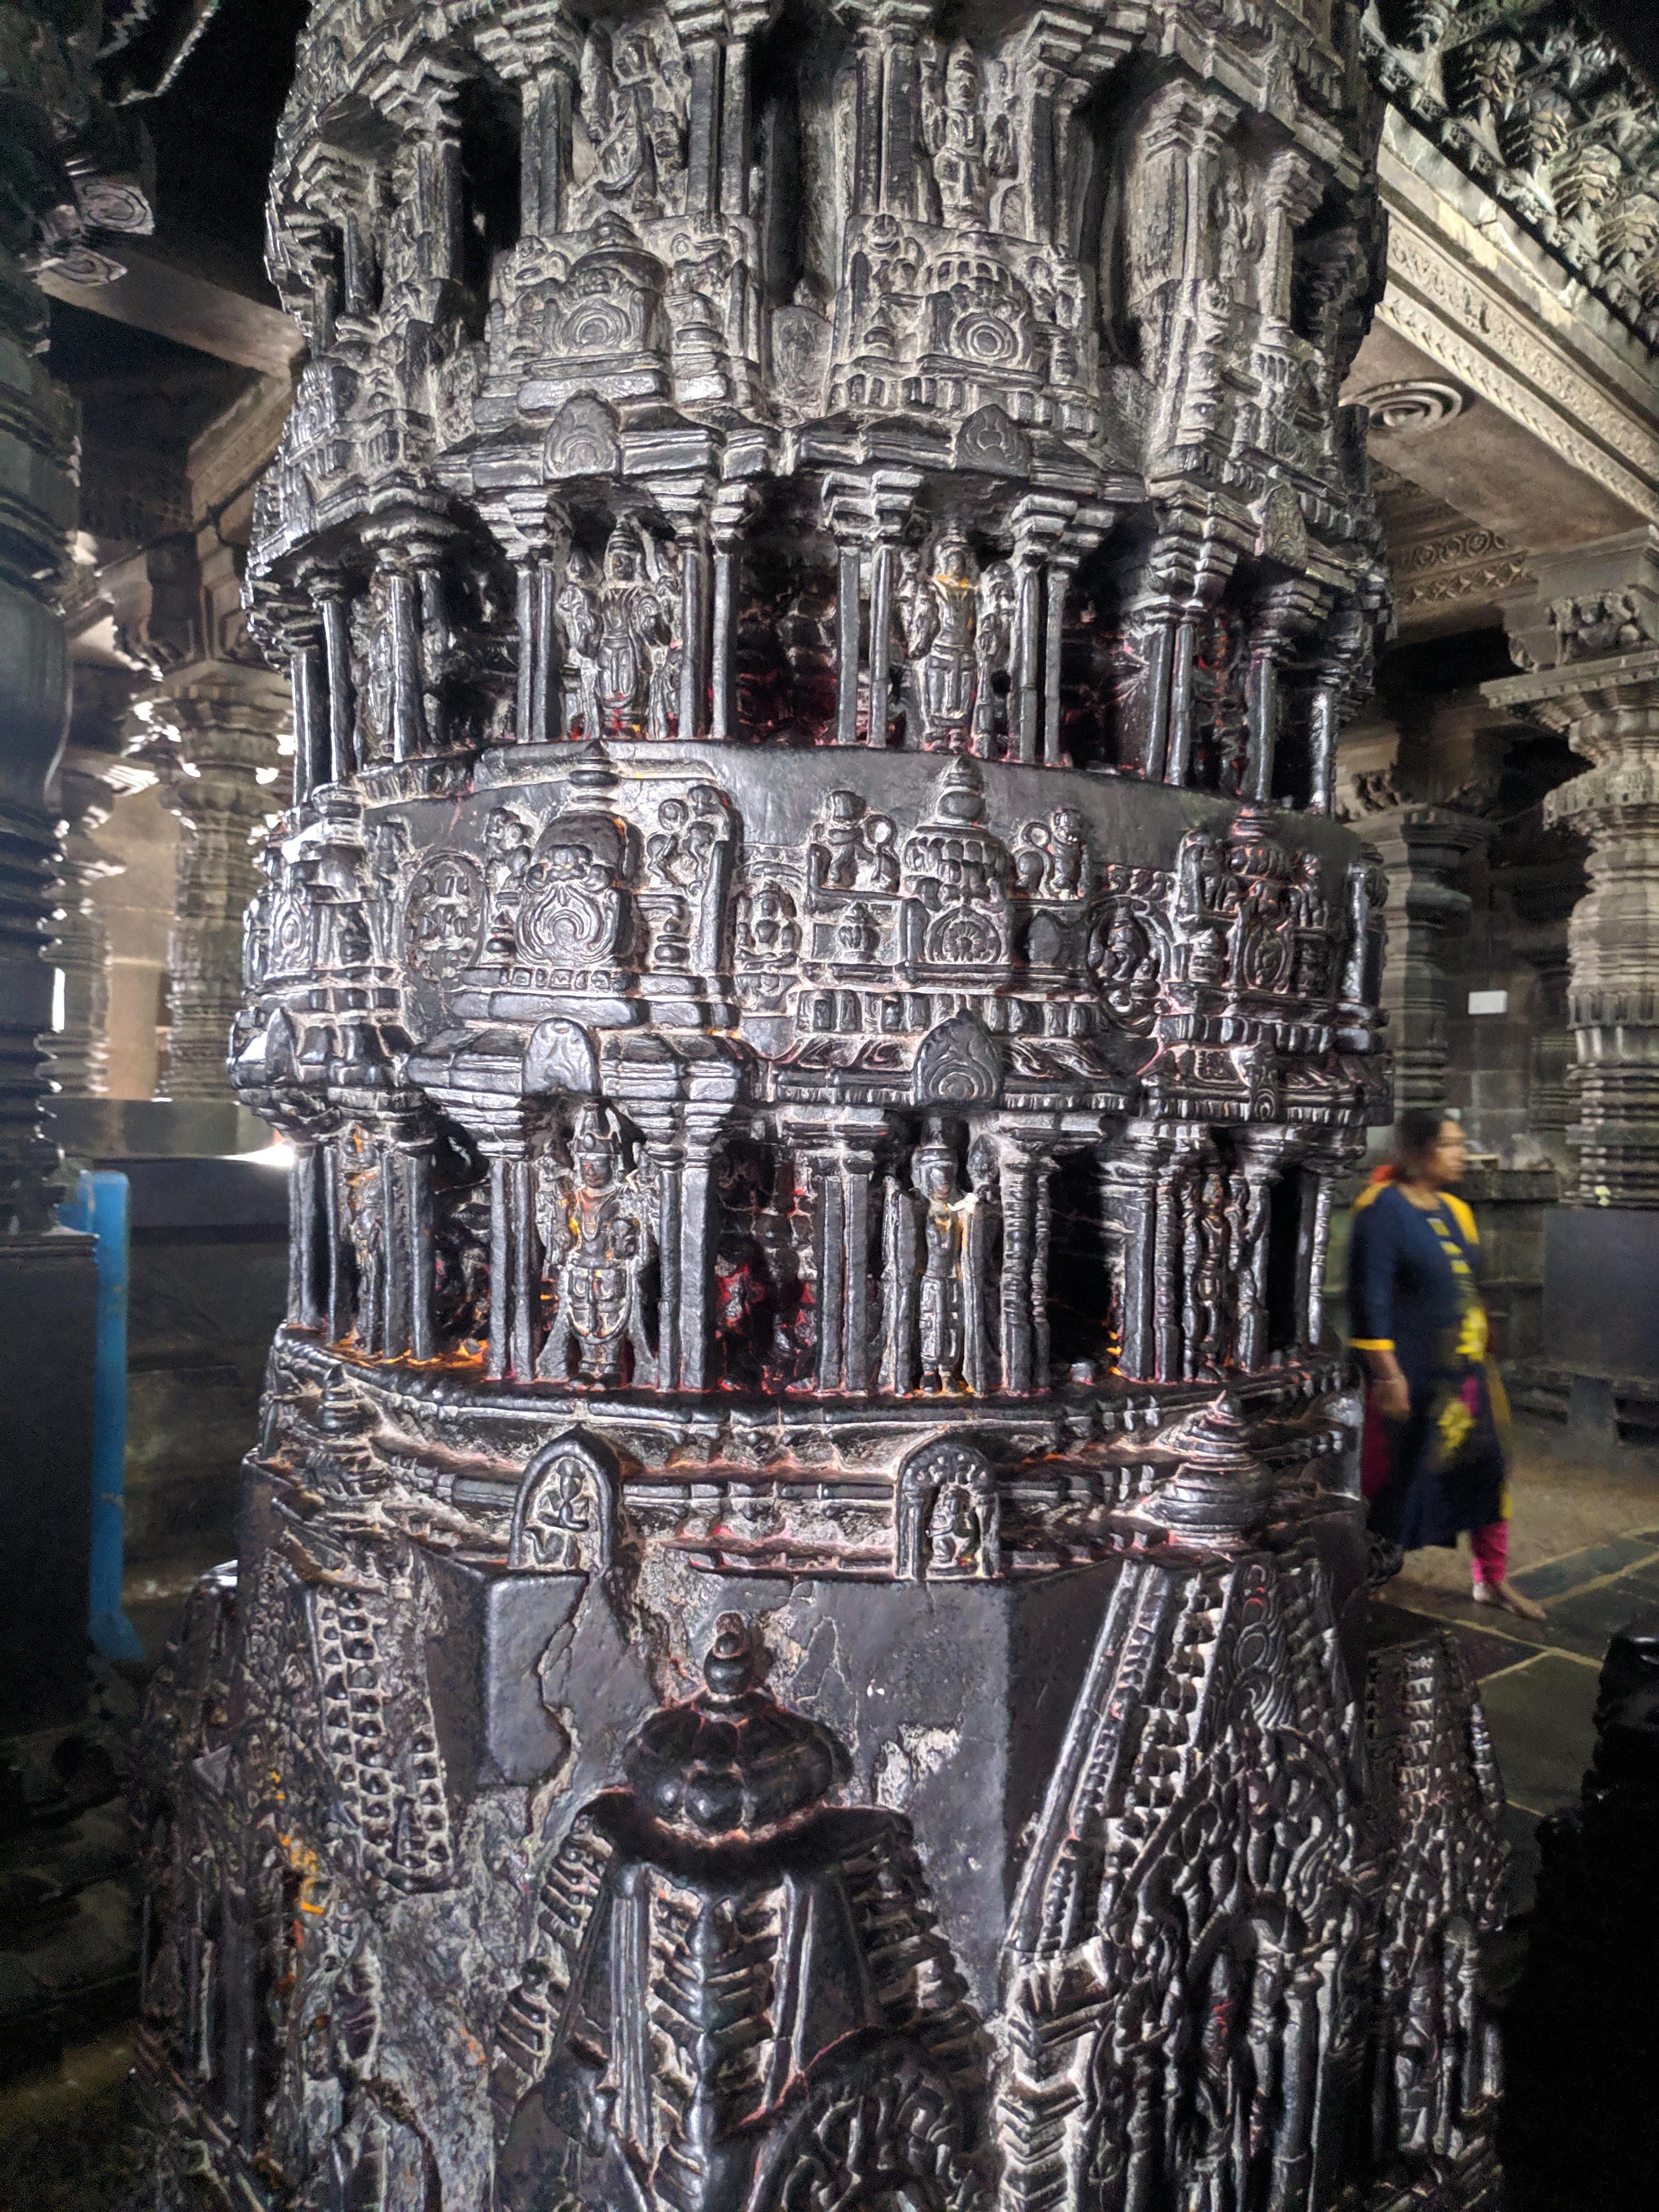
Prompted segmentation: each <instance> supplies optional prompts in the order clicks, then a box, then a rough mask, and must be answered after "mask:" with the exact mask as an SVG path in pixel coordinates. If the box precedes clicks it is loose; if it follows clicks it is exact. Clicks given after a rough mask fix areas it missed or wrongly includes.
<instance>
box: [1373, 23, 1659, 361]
mask: <svg viewBox="0 0 1659 2212" xmlns="http://www.w3.org/2000/svg"><path fill="white" fill-rule="evenodd" d="M1361 36H1362V38H1363V39H1364V43H1365V48H1366V52H1367V56H1368V58H1369V59H1370V65H1371V68H1372V70H1373V72H1374V74H1375V76H1376V81H1377V82H1378V84H1379V85H1380V86H1381V88H1382V89H1383V93H1384V94H1385V95H1386V97H1387V98H1388V99H1389V100H1390V101H1391V102H1392V103H1393V105H1394V106H1396V107H1397V108H1398V109H1399V110H1400V112H1401V114H1402V115H1404V116H1406V117H1407V118H1409V119H1410V121H1411V123H1412V124H1413V126H1414V127H1415V128H1416V129H1417V130H1419V131H1421V132H1422V133H1423V135H1424V136H1425V137H1426V138H1428V139H1429V140H1430V142H1431V143H1432V144H1433V145H1435V146H1436V147H1437V149H1439V151H1440V152H1441V153H1442V154H1443V155H1445V156H1446V157H1447V159H1448V160H1449V161H1451V162H1452V163H1453V164H1454V165H1455V167H1458V168H1460V169H1462V171H1463V173H1465V174H1466V175H1467V176H1468V177H1469V178H1471V179H1473V180H1474V182H1475V183H1476V184H1478V185H1480V187H1481V188H1482V189H1483V190H1484V191H1486V192H1488V193H1490V194H1491V195H1492V198H1493V199H1495V200H1496V201H1497V202H1498V204H1499V205H1500V206H1502V207H1504V209H1506V210H1508V212H1509V213H1510V215H1512V216H1514V217H1515V219H1516V222H1519V223H1520V224H1521V225H1522V227H1523V228H1525V229H1527V230H1528V231H1530V232H1531V233H1532V234H1533V235H1534V237H1535V238H1537V239H1538V240H1540V242H1541V244H1542V245H1543V246H1546V247H1547V249H1548V251H1549V252H1550V253H1551V254H1552V255H1553V257H1554V258H1555V259H1556V260H1557V261H1559V263H1560V264H1561V266H1562V267H1563V269H1564V270H1565V271H1567V272H1568V273H1569V274H1570V275H1571V276H1573V277H1576V278H1577V279H1578V281H1580V282H1581V283H1583V284H1584V285H1586V286H1587V287H1588V288H1589V290H1590V291H1591V292H1593V293H1594V294H1595V296H1596V297H1597V298H1598V299H1599V300H1601V301H1603V302H1604V303H1605V304H1606V305H1607V307H1609V308H1610V309H1611V310H1612V312H1613V313H1614V314H1615V315H1617V316H1618V317H1619V318H1620V319H1621V320H1622V321H1623V322H1624V323H1626V325H1628V327H1629V328H1630V330H1631V331H1632V332H1633V333H1634V334H1635V335H1636V336H1637V337H1638V338H1639V339H1640V340H1641V342H1642V343H1643V344H1644V346H1645V347H1646V348H1647V349H1648V350H1649V352H1650V353H1652V352H1654V351H1655V350H1656V349H1659V110H1656V105H1655V100H1654V96H1653V94H1652V92H1651V90H1650V88H1649V87H1648V85H1647V84H1646V82H1644V80H1643V79H1642V78H1641V77H1640V76H1638V73H1637V72H1636V71H1635V70H1633V69H1632V67H1631V65H1630V64H1629V63H1628V62H1627V61H1626V59H1625V58H1624V56H1623V55H1622V54H1621V53H1620V51H1619V48H1618V46H1617V45H1616V44H1615V42H1614V41H1613V40H1612V39H1611V38H1610V37H1608V35H1607V33H1606V32H1605V31H1603V30H1602V29H1601V26H1600V25H1599V24H1598V23H1597V22H1596V21H1595V17H1594V15H1593V14H1592V12H1591V10H1590V9H1588V8H1584V7H1581V6H1577V5H1575V4H1572V0H1528V4H1523V5H1522V6H1518V7H1510V8H1505V9H1502V10H1501V11H1500V10H1498V9H1493V8H1492V7H1491V6H1490V5H1488V4H1486V0H1374V4H1373V5H1372V6H1371V7H1370V8H1369V9H1367V11H1366V15H1365V19H1364V25H1363V27H1362V31H1361Z"/></svg>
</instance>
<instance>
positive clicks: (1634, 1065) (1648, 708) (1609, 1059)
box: [1484, 529, 1659, 1409]
mask: <svg viewBox="0 0 1659 2212" xmlns="http://www.w3.org/2000/svg"><path fill="white" fill-rule="evenodd" d="M1537 566H1538V576H1539V592H1538V596H1537V598H1536V599H1533V600H1528V601H1526V602H1522V603H1521V604H1519V605H1515V606H1513V607H1511V608H1509V609H1507V610H1506V611H1505V619H1506V621H1507V623H1508V627H1509V630H1510V650H1511V653H1513V654H1514V656H1515V658H1516V659H1518V660H1520V661H1521V662H1522V665H1524V666H1525V667H1526V668H1527V670H1528V672H1527V673H1526V674H1525V675H1522V676H1516V677H1510V678H1506V679H1504V681H1502V682H1500V683H1496V684H1487V685H1486V686H1485V687H1484V689H1485V692H1486V697H1487V698H1488V699H1489V700H1490V701H1491V702H1492V703H1493V704H1494V705H1496V706H1498V707H1499V708H1503V709H1504V710H1506V711H1508V712H1512V713H1519V714H1524V715H1526V716H1528V717H1529V718H1530V719H1532V720H1535V721H1539V722H1541V723H1543V724H1544V726H1546V727H1547V728H1548V729H1552V730H1557V731H1560V732H1563V733H1564V734H1565V737H1566V739H1567V742H1568V744H1570V745H1571V748H1572V750H1573V751H1574V752H1576V753H1577V754H1578V755H1579V757H1581V758H1582V759H1583V760H1585V761H1587V762H1588V763H1589V768H1588V769H1586V771H1585V773H1584V774H1583V775H1579V776H1575V777H1574V778H1572V779H1571V781H1569V782H1566V783H1564V784H1561V785H1559V786H1558V787H1556V789H1555V790H1553V791H1552V792H1551V793H1549V794H1548V796H1547V799H1545V802H1544V817H1545V821H1546V823H1548V824H1552V825H1560V826H1562V827H1565V828H1570V829H1576V830H1577V831H1578V832H1579V833H1580V834H1581V835H1582V836H1583V837H1584V838H1585V840H1586V841H1587V842H1588V844H1589V858H1588V860H1587V863H1586V873H1587V876H1588V878H1589V888H1588V890H1586V892H1585V894H1584V896H1583V898H1582V899H1581V900H1580V901H1579V902H1578V904H1577V906H1576V907H1575V908H1574V909H1573V913H1572V918H1571V921H1570V922H1569V923H1568V925H1567V959H1568V966H1569V980H1568V990H1567V1015H1568V1019H1569V1022H1570V1024H1571V1028H1572V1030H1573V1034H1574V1036H1575V1037H1576V1039H1577V1119H1576V1120H1575V1121H1574V1122H1573V1124H1572V1126H1571V1127H1570V1129H1569V1130H1568V1132H1567V1137H1568V1142H1569V1143H1570V1144H1571V1146H1572V1147H1573V1148H1574V1150H1575V1151H1576V1152H1577V1155H1578V1171H1577V1179H1576V1182H1574V1184H1573V1186H1572V1188H1571V1190H1570V1192H1569V1194H1568V1196H1567V1200H1566V1203H1565V1206H1561V1207H1558V1208H1557V1209H1556V1211H1555V1212H1553V1214H1552V1215H1551V1216H1550V1218H1549V1219H1548V1222H1547V1229H1546V1247H1545V1274H1544V1337H1545V1342H1546V1344H1547V1346H1548V1347H1549V1352H1550V1357H1551V1358H1552V1359H1555V1360H1559V1364H1563V1365H1567V1366H1570V1367H1571V1368H1572V1370H1574V1372H1575V1374H1576V1375H1582V1376H1583V1378H1584V1383H1585V1386H1586V1387H1584V1388H1583V1389H1580V1390H1579V1391H1578V1398H1579V1401H1581V1404H1582V1406H1583V1407H1584V1408H1586V1409H1588V1408H1589V1407H1590V1405H1591V1401H1605V1400H1606V1396H1607V1390H1610V1389H1613V1386H1614V1385H1616V1383H1617V1382H1618V1380H1619V1379H1620V1377H1622V1376H1632V1375H1633V1376H1659V1340H1656V1338H1655V1334H1654V1331H1653V1329H1652V1328H1651V1327H1650V1316H1651V1313H1652V1311H1653V1301H1654V1299H1655V1298H1656V1297H1659V1257H1656V1252H1659V1240H1656V1238H1655V1237H1654V1234H1653V1230H1654V1219H1655V1214H1656V1212H1659V532H1655V531H1654V530H1651V529H1644V530H1641V531H1635V532H1629V533H1627V534H1626V535H1624V536H1621V537H1620V538H1607V539H1603V540H1601V541H1600V542H1599V543H1597V544H1592V545H1587V546H1581V547H1579V548H1577V550H1575V551H1574V552H1573V553H1571V554H1562V555H1560V556H1555V557H1553V558H1549V559H1544V560H1541V561H1540V562H1539V563H1538V564H1537ZM1596 1386H1605V1388H1598V1387H1596Z"/></svg>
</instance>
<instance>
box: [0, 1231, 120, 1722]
mask: <svg viewBox="0 0 1659 2212" xmlns="http://www.w3.org/2000/svg"><path fill="white" fill-rule="evenodd" d="M97 1325H98V1276H97V1269H96V1266H95V1264H94V1248H93V1240H92V1239H91V1237H82V1236H79V1235H76V1233H75V1232H73V1231H70V1230H66V1229H63V1230H51V1231H46V1232H44V1233H42V1234H39V1235H20V1236H14V1237H0V1344H3V1346H5V1358H6V1388H5V1390H4V1392H3V1394H0V1468H3V1470H4V1476H3V1496H4V1500H5V1516H6V1542H5V1545H4V1547H0V1619H3V1620H4V1621H5V1624H6V1632H5V1639H4V1656H3V1660H0V1737H5V1736H10V1735H21V1734H22V1733H24V1732H25V1731H26V1730H30V1729H49V1728H56V1727H58V1726H61V1725H64V1724H66V1723H70V1722H72V1721H76V1720H78V1719H80V1718H81V1717H82V1714H83V1713H84V1711H85V1710H86V1702H87V1674H86V1661H87V1604H88V1577H89V1575H90V1571H91V1555H92V1370H93V1347H94V1338H95V1336H96V1333H97Z"/></svg>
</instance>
